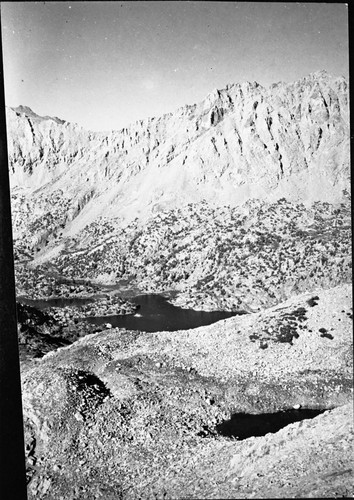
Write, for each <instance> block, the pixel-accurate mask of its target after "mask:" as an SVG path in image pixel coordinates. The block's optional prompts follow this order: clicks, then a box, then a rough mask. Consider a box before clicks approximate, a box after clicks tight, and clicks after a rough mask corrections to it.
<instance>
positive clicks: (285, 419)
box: [216, 408, 326, 441]
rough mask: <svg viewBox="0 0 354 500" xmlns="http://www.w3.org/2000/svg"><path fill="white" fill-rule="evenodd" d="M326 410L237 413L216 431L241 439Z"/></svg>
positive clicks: (272, 431) (311, 416)
mask: <svg viewBox="0 0 354 500" xmlns="http://www.w3.org/2000/svg"><path fill="white" fill-rule="evenodd" d="M324 411H326V410H323V409H322V410H315V409H307V408H304V409H299V410H287V411H280V412H276V413H261V414H259V415H250V414H247V413H235V414H234V415H232V417H231V419H230V420H226V421H225V422H223V423H221V424H219V425H218V426H216V432H217V433H218V434H221V435H222V436H227V437H236V438H238V439H239V440H240V441H241V440H243V439H248V438H250V437H251V436H265V435H266V434H268V432H271V433H275V432H278V431H279V430H280V429H282V428H283V427H286V426H287V425H289V424H293V423H294V422H300V421H301V420H306V419H311V418H315V417H317V415H320V414H321V413H323V412H324Z"/></svg>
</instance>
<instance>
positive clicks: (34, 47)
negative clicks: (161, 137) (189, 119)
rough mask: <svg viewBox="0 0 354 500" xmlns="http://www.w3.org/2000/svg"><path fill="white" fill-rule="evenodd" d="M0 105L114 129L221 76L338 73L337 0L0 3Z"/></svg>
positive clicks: (185, 98)
mask: <svg viewBox="0 0 354 500" xmlns="http://www.w3.org/2000/svg"><path fill="white" fill-rule="evenodd" d="M1 24H2V44H3V59H4V79H5V101H6V104H7V105H8V106H18V105H20V104H22V105H25V106H29V107H30V108H32V110H33V111H34V112H36V113H37V114H39V115H42V116H45V115H49V116H57V117H59V118H62V119H64V120H67V121H71V122H75V123H78V124H79V125H81V126H83V127H84V128H86V129H90V130H102V131H107V130H113V129H117V130H118V129H121V128H122V127H125V126H127V125H129V124H130V123H132V122H134V121H136V120H139V119H145V118H147V117H154V116H160V115H162V114H164V113H168V112H171V111H174V110H176V109H177V108H178V107H180V106H183V105H184V104H194V103H197V102H200V101H201V100H203V99H204V98H205V97H206V95H207V94H208V93H209V92H211V91H212V90H213V89H215V88H218V89H222V88H224V87H225V86H226V84H228V83H237V82H238V83H242V82H245V81H251V82H253V81H257V82H258V83H260V84H261V85H263V86H265V87H267V86H269V85H270V84H272V83H275V82H278V81H284V82H292V81H295V80H297V79H299V78H302V77H304V76H306V75H308V74H309V73H311V72H314V71H318V70H322V69H325V70H327V71H328V72H329V73H331V74H333V75H336V76H337V75H338V76H341V75H343V76H346V77H348V76H349V55H348V8H347V5H346V4H343V3H342V4H340V3H310V2H303V3H301V2H300V3H278V2H216V1H215V2H207V1H201V2H188V1H176V2H170V1H160V2H154V1H147V2H140V1H138V2H133V1H128V2H117V1H111V2H103V1H102V2H101V1H99V2H92V1H90V2H70V1H65V2H1Z"/></svg>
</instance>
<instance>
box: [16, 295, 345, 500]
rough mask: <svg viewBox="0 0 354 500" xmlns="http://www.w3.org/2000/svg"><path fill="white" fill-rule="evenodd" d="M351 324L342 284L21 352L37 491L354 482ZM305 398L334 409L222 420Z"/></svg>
mask: <svg viewBox="0 0 354 500" xmlns="http://www.w3.org/2000/svg"><path fill="white" fill-rule="evenodd" d="M351 328H352V295H351V287H350V286H348V285H341V286H338V287H336V288H334V289H331V290H328V291H326V292H322V291H319V292H318V294H317V295H313V294H305V295H301V296H298V297H295V298H292V299H290V300H289V301H287V302H286V303H283V304H282V305H281V306H276V307H274V308H270V309H268V310H267V311H263V312H260V313H256V314H250V315H246V316H238V317H234V318H230V319H228V320H224V321H221V322H219V323H216V324H214V325H210V326H208V327H202V328H199V329H194V330H187V331H179V332H158V333H149V334H148V333H143V332H140V333H139V332H131V331H125V330H118V329H113V330H111V331H109V332H101V333H97V334H94V335H91V336H87V337H84V338H82V339H80V340H79V341H77V342H75V343H74V344H73V345H71V346H68V347H64V348H61V349H59V350H57V351H53V352H52V353H49V354H47V355H46V356H44V357H43V358H42V359H41V360H38V361H36V362H35V363H34V364H33V363H31V364H26V363H25V364H24V365H23V373H22V382H23V406H24V415H25V430H26V443H27V447H26V450H27V451H26V454H27V474H28V479H29V498H30V499H32V498H33V499H53V500H54V499H62V498H65V499H68V500H70V499H72V500H73V499H95V498H105V499H112V500H113V499H115V500H116V499H119V498H125V499H126V498H149V499H150V498H250V497H252V496H254V497H256V498H287V497H295V498H303V497H321V496H324V497H331V498H333V497H350V496H352V494H353V492H354V485H353V461H352V452H353V415H352V368H353V367H352V347H353V346H352V334H351ZM299 406H301V407H302V408H308V409H313V410H315V409H317V410H326V409H328V410H330V411H327V412H325V413H323V414H321V415H318V416H317V417H315V418H314V419H312V420H303V421H301V422H298V423H293V424H291V425H289V426H288V427H285V428H284V429H282V430H280V431H279V432H277V433H275V434H274V433H273V434H269V433H267V430H268V427H267V424H266V422H265V421H264V420H263V423H260V424H259V425H258V433H255V434H256V436H257V437H252V432H250V423H248V425H246V426H242V427H241V424H240V423H239V426H238V427H236V429H234V434H233V436H234V437H233V438H230V437H227V436H224V435H223V434H222V433H221V432H220V429H222V425H221V424H222V423H223V422H224V421H228V420H229V419H230V417H231V416H232V415H234V414H239V413H246V414H253V418H255V417H256V415H257V414H258V417H259V416H260V415H259V414H261V413H268V414H274V413H277V412H279V411H284V410H289V409H291V408H293V407H296V408H298V407H299ZM334 407H336V409H333V408H334ZM298 412H301V410H298ZM284 415H286V414H284ZM298 417H299V416H298ZM299 418H301V415H300V417H299ZM295 420H296V419H295ZM253 422H254V421H253ZM246 431H247V432H246ZM245 432H246V434H245ZM237 436H239V438H237ZM246 437H247V438H248V439H245V438H246Z"/></svg>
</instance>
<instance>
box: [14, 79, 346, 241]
mask: <svg viewBox="0 0 354 500" xmlns="http://www.w3.org/2000/svg"><path fill="white" fill-rule="evenodd" d="M7 120H8V126H7V128H8V145H9V156H10V171H11V184H12V188H13V192H17V189H16V188H19V190H20V191H22V189H24V191H23V193H25V194H26V193H31V198H30V201H28V200H29V198H28V197H27V196H25V195H24V198H23V199H21V206H22V210H27V211H30V212H32V217H34V216H36V217H37V218H40V217H42V216H44V215H45V214H46V213H48V212H51V213H54V212H55V217H56V219H57V220H58V219H60V223H61V226H62V230H63V234H64V235H65V234H70V235H73V234H75V233H77V232H78V231H79V230H81V229H82V228H83V227H84V226H85V225H86V224H87V223H90V222H92V221H94V220H95V219H96V218H97V217H98V216H100V215H103V214H104V215H105V216H106V217H108V218H112V217H119V218H120V219H125V220H127V221H129V220H132V219H135V218H136V217H137V218H138V219H146V218H147V217H148V216H149V215H151V213H154V212H156V211H157V212H158V211H160V210H161V209H172V208H175V207H179V206H181V205H183V204H186V203H189V202H199V201H200V200H205V201H207V202H209V203H213V204H216V205H231V206H235V205H239V204H241V203H243V202H245V201H246V200H248V199H250V198H258V199H264V200H267V201H275V200H277V199H279V198H281V197H283V196H284V197H285V198H287V199H289V200H293V201H304V202H313V201H316V200H321V201H329V202H333V201H339V200H341V198H342V194H343V190H345V189H347V188H348V185H349V121H348V85H347V83H346V81H345V79H344V78H343V77H340V78H334V77H331V76H330V75H328V74H327V73H326V72H317V73H314V74H311V75H310V76H308V77H306V78H303V79H301V80H299V81H297V82H295V83H292V84H285V83H278V84H274V85H272V86H271V87H270V88H268V89H266V88H264V87H262V86H261V85H259V84H258V83H256V82H253V83H249V82H247V83H243V84H233V85H228V86H226V88H225V89H223V90H215V91H213V92H211V93H210V94H209V95H208V96H207V97H206V99H205V100H204V101H202V102H201V103H199V104H196V105H192V106H188V105H187V106H184V107H181V108H180V109H178V110H177V111H176V112H174V113H169V114H166V115H164V116H161V117H159V118H151V119H148V120H144V121H138V122H136V123H134V124H133V125H131V126H129V127H127V128H124V129H122V130H120V131H113V132H110V133H94V132H89V131H86V130H84V129H82V128H80V127H79V126H77V125H75V124H72V123H68V122H64V121H63V120H60V119H58V118H49V117H39V116H38V115H36V114H35V113H34V112H33V111H32V110H30V109H29V108H26V107H23V106H20V107H18V108H14V109H10V108H9V109H7ZM26 203H27V205H26ZM26 207H27V208H26ZM63 207H65V214H64V212H63V210H64V208H63ZM15 212H16V210H15ZM22 216H23V214H22ZM19 226H20V224H19ZM15 229H16V224H15ZM52 229H53V228H52ZM55 229H56V230H57V229H58V228H57V227H55ZM49 232H50V231H49Z"/></svg>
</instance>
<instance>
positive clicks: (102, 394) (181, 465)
mask: <svg viewBox="0 0 354 500" xmlns="http://www.w3.org/2000/svg"><path fill="white" fill-rule="evenodd" d="M348 112H349V110H348V85H347V82H346V81H345V79H344V78H343V77H338V78H337V77H332V76H331V75H329V74H328V73H326V72H324V71H321V72H317V73H313V74H311V75H309V76H307V77H304V78H303V79H301V80H299V81H297V82H294V83H291V84H285V83H281V82H280V83H277V84H274V85H272V86H271V87H269V88H268V89H265V88H263V87H262V86H260V85H259V84H257V83H256V82H253V83H250V82H246V83H242V84H232V85H227V86H226V87H225V88H224V89H221V90H214V91H213V92H211V93H210V94H209V95H208V96H207V97H206V98H205V99H204V101H202V102H200V103H198V104H195V105H186V106H184V107H182V108H180V109H178V110H176V111H175V112H173V113H169V114H167V115H163V116H161V117H157V118H151V119H148V120H145V121H144V120H141V121H139V122H136V123H135V124H132V125H131V126H129V127H126V128H124V129H122V130H120V131H113V132H109V133H103V132H102V133H98V132H90V131H86V130H84V129H82V128H80V127H79V126H78V125H76V124H72V123H69V122H66V121H64V120H62V119H59V118H51V117H48V116H46V117H41V116H39V115H37V114H36V113H35V112H34V111H32V110H31V109H30V108H28V107H25V106H19V107H18V108H8V109H7V116H8V147H9V168H10V179H11V195H12V218H13V235H14V259H15V275H16V290H17V302H18V304H17V307H18V333H19V349H20V360H21V374H22V385H23V405H24V406H23V407H24V418H25V437H26V468H27V480H28V491H29V498H30V499H31V500H32V499H43V500H45V499H48V500H49V499H55V500H56V499H58V500H59V499H63V498H65V499H72V500H74V499H75V500H76V499H91V498H92V499H96V498H105V499H107V500H109V499H112V500H113V499H124V500H126V499H129V498H147V499H150V498H187V497H188V498H220V497H222V498H250V497H254V496H256V497H259V498H271V497H274V498H284V497H286V496H292V497H296V498H297V497H306V496H308V495H310V496H311V495H312V496H324V497H333V496H336V497H338V496H339V497H340V496H350V495H352V494H353V492H354V485H353V481H352V479H353V475H352V462H351V450H352V446H353V429H352V423H351V420H352V406H351V405H352V397H353V378H352V368H353V366H352V347H353V346H352V289H351V281H352V247H351V240H352V217H351V195H350V166H349V163H350V158H349V140H350V137H349V117H348ZM288 416H289V419H290V420H289V419H287V418H286V417H288ZM290 416H292V417H294V419H293V420H291V418H292V417H291V418H290ZM258 417H262V418H263V420H259V422H261V423H260V424H257V425H258V427H257V429H258V428H259V427H260V428H261V430H260V431H259V429H258V430H257V432H256V431H255V433H253V434H252V435H250V434H247V433H246V435H245V436H246V437H245V438H244V437H243V430H242V429H243V427H242V426H244V424H243V423H242V422H243V419H248V420H247V422H249V426H250V427H252V422H255V420H257V418H258ZM257 421H258V420H257ZM280 421H283V422H284V425H283V424H281V425H280V424H279V425H278V423H279V422H280ZM228 422H234V423H233V424H232V425H233V426H234V427H232V428H233V431H232V433H231V434H230V432H229V433H227V432H226V434H225V433H223V431H222V429H225V428H231V427H230V426H231V424H228ZM228 425H229V427H228ZM225 426H226V427H225ZM273 426H274V427H273ZM246 427H247V425H246ZM269 429H272V430H269ZM263 431H264V432H263ZM314 457H316V461H315V460H314ZM299 470H300V471H302V473H301V474H299V472H298V471H299ZM300 476H301V477H300Z"/></svg>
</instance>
